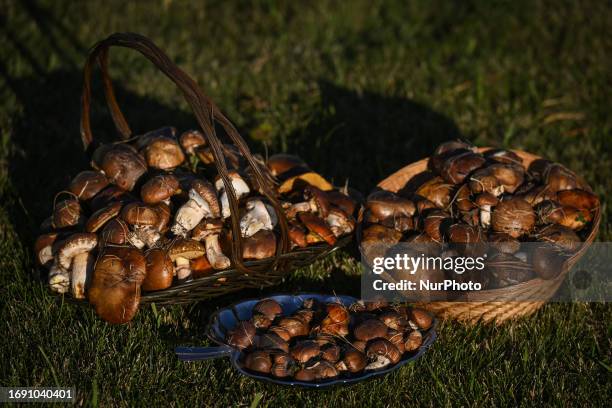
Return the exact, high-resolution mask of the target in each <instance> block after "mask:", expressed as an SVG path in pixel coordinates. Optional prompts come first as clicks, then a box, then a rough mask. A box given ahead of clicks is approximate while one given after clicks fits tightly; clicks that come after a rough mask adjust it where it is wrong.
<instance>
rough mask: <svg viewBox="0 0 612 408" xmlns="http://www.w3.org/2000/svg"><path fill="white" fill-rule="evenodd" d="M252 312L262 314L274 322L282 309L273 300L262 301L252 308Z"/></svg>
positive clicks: (281, 312)
mask: <svg viewBox="0 0 612 408" xmlns="http://www.w3.org/2000/svg"><path fill="white" fill-rule="evenodd" d="M253 312H254V313H260V314H263V315H265V316H266V317H267V318H268V319H270V320H274V319H275V318H276V316H280V315H282V314H283V308H282V307H281V305H280V303H278V302H277V301H276V300H274V299H262V300H260V301H259V302H257V303H256V304H255V306H253Z"/></svg>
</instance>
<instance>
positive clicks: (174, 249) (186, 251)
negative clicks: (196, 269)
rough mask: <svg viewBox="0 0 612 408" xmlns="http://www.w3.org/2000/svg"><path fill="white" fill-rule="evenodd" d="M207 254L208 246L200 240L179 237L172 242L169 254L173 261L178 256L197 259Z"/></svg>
mask: <svg viewBox="0 0 612 408" xmlns="http://www.w3.org/2000/svg"><path fill="white" fill-rule="evenodd" d="M204 254H206V248H205V247H204V245H203V244H202V243H201V242H199V241H194V240H193V239H178V240H176V241H175V242H174V244H172V246H171V247H170V249H169V251H168V255H169V256H170V259H171V260H172V261H175V260H176V258H179V257H180V258H185V259H195V258H199V257H201V256H203V255H204Z"/></svg>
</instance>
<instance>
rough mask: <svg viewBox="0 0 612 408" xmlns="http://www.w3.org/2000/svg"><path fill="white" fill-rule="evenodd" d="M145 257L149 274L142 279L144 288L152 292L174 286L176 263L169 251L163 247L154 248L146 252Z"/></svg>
mask: <svg viewBox="0 0 612 408" xmlns="http://www.w3.org/2000/svg"><path fill="white" fill-rule="evenodd" d="M145 258H146V260H147V267H146V268H147V275H146V277H145V278H144V280H143V281H142V289H143V290H146V291H148V292H151V291H154V290H162V289H166V288H169V287H170V286H172V278H173V276H174V265H173V264H172V259H170V256H169V255H168V252H167V251H166V250H164V249H161V248H156V249H152V250H150V251H148V252H147V253H146V255H145Z"/></svg>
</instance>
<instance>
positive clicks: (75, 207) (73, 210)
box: [52, 198, 83, 229]
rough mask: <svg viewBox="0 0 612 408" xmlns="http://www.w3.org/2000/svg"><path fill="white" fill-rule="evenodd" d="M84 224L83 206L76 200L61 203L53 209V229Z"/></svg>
mask: <svg viewBox="0 0 612 408" xmlns="http://www.w3.org/2000/svg"><path fill="white" fill-rule="evenodd" d="M82 222H83V217H82V215H81V205H80V204H79V201H78V200H76V199H74V198H69V199H66V200H62V201H59V202H57V203H55V206H54V207H53V221H52V225H53V228H57V229H61V228H67V227H73V226H75V225H79V224H81V223H82Z"/></svg>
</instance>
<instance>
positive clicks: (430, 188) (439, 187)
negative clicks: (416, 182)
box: [416, 177, 453, 209]
mask: <svg viewBox="0 0 612 408" xmlns="http://www.w3.org/2000/svg"><path fill="white" fill-rule="evenodd" d="M452 189H453V185H452V184H449V183H447V182H446V181H444V179H442V177H434V178H432V179H430V180H428V181H426V182H425V183H423V184H421V186H420V187H419V188H418V189H417V191H416V193H417V194H418V195H420V196H423V197H425V198H426V199H428V200H429V201H431V202H432V203H434V204H435V205H436V206H437V207H438V208H443V209H444V208H446V207H448V205H449V204H450V200H451V191H452Z"/></svg>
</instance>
